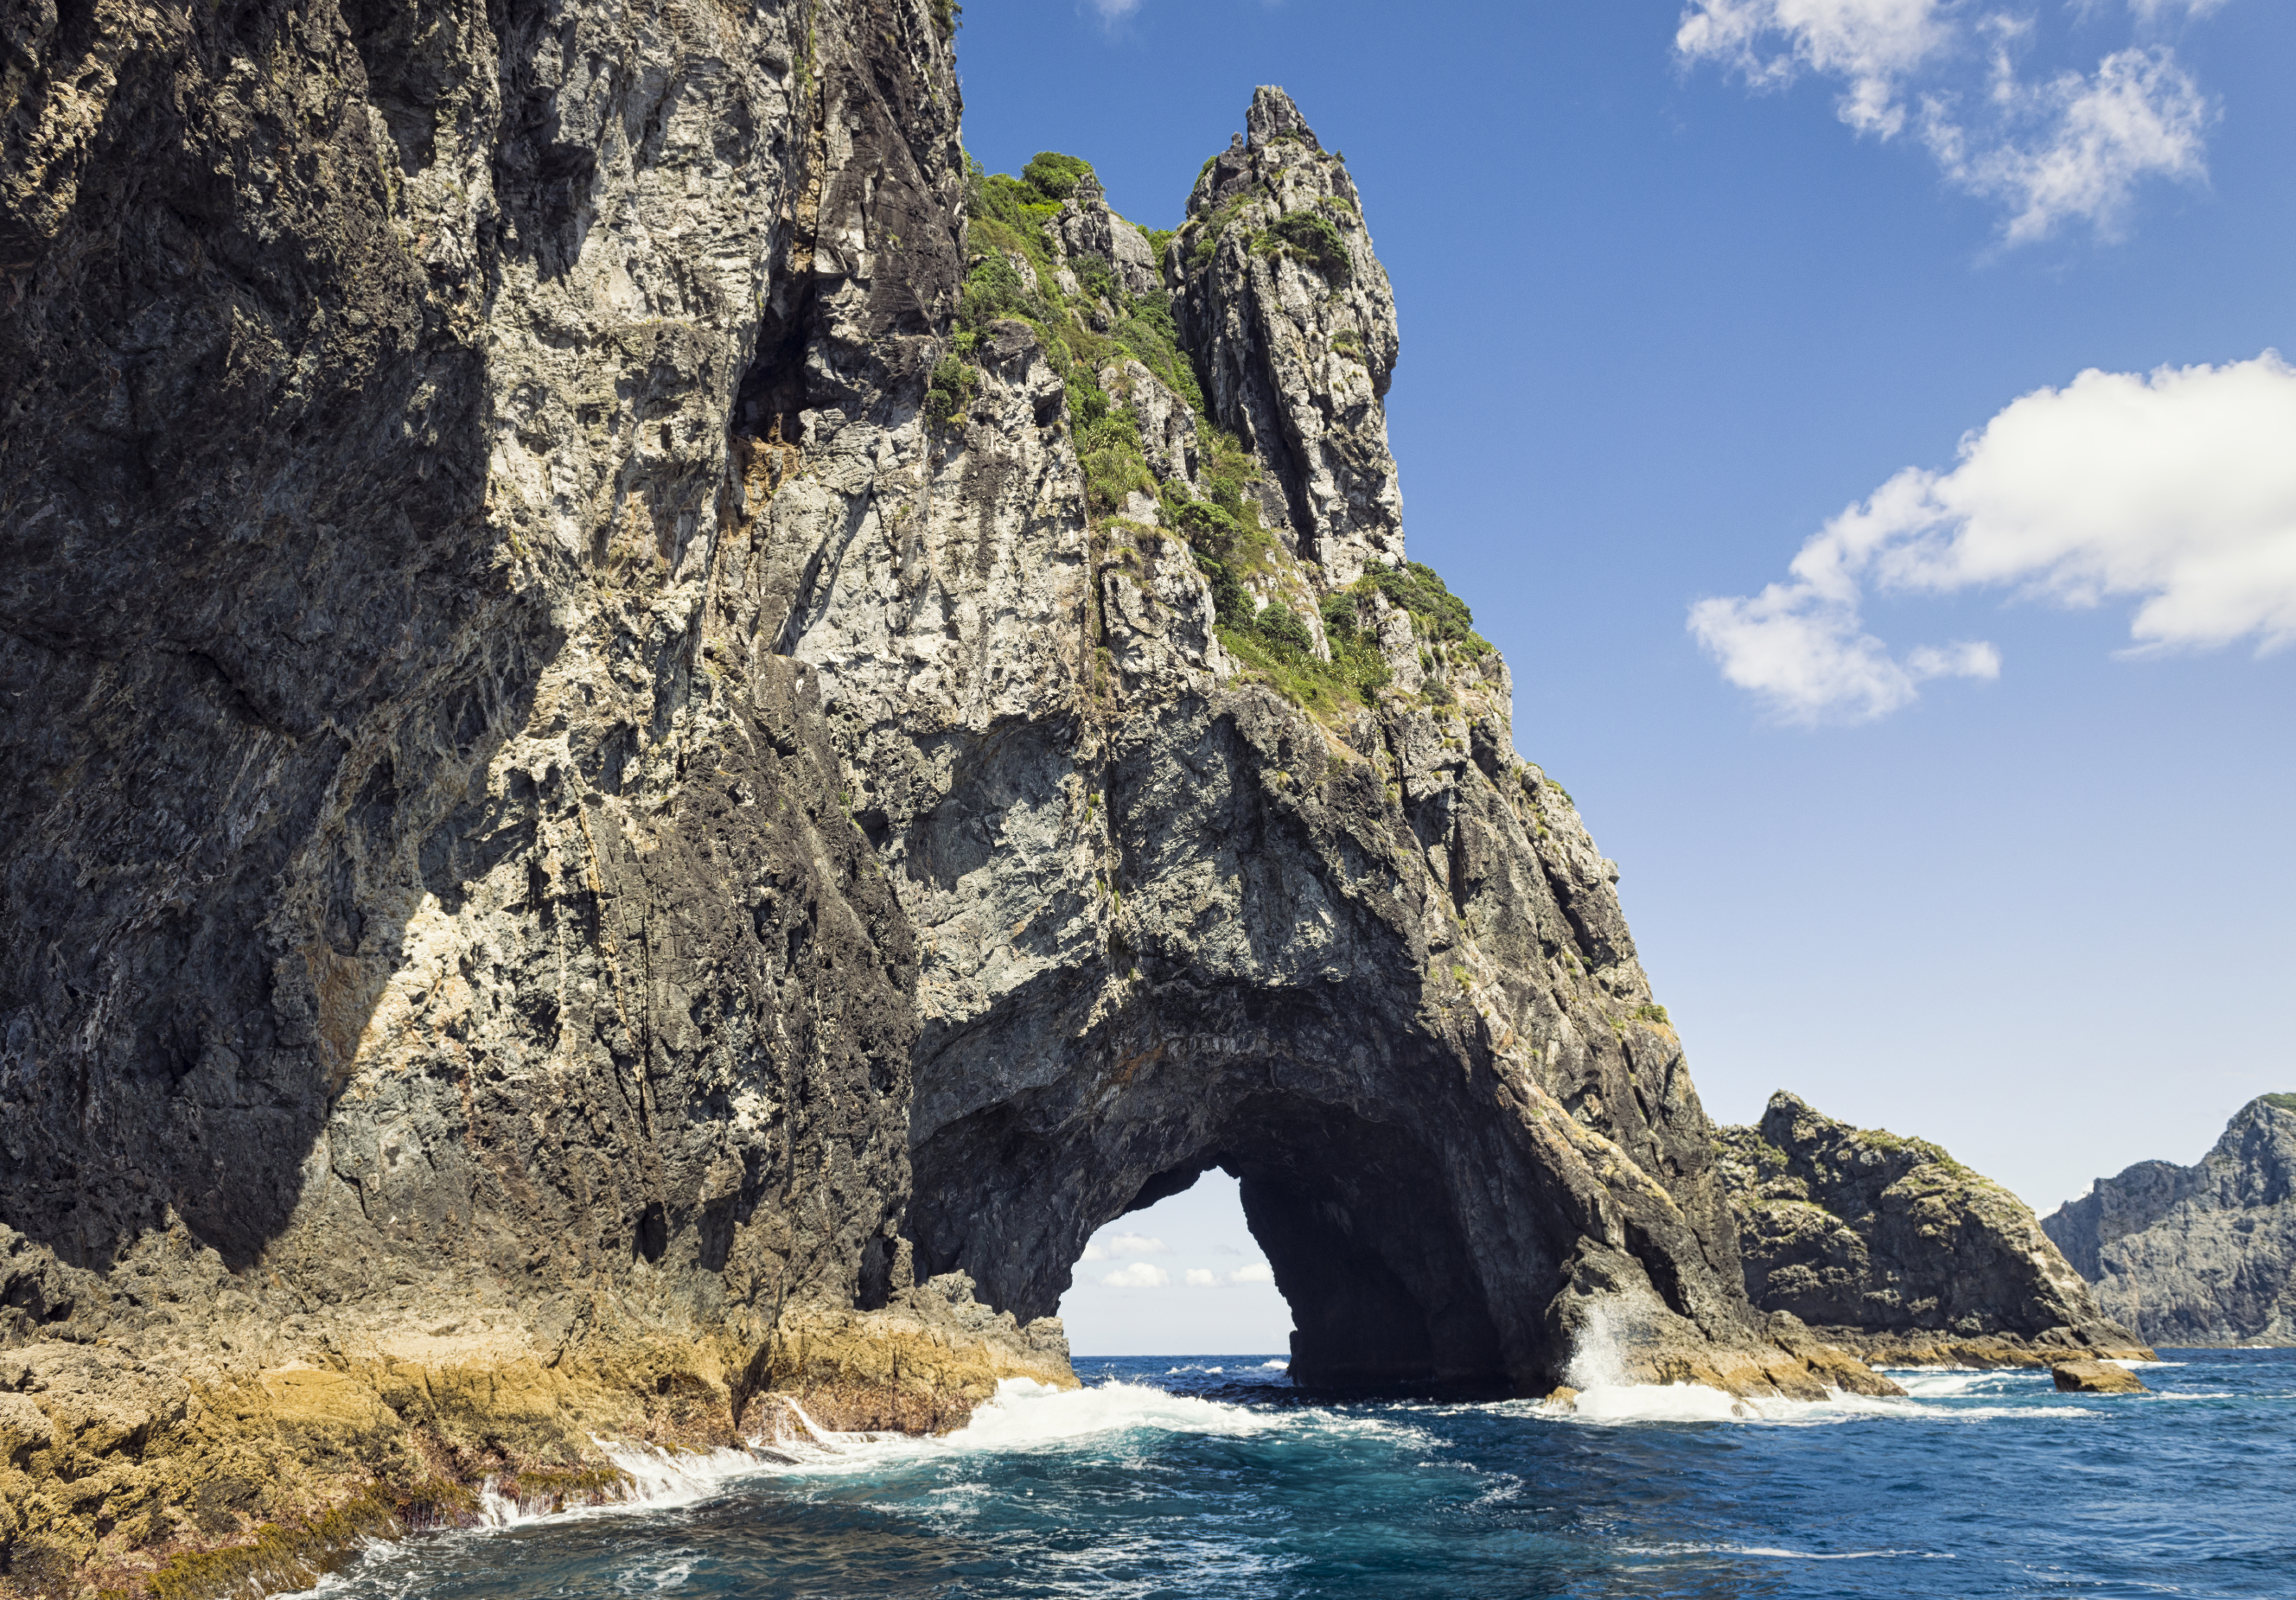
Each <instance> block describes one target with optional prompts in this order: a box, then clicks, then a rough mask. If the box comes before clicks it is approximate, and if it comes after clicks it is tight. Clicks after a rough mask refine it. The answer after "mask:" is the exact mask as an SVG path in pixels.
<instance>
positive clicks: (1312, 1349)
mask: <svg viewBox="0 0 2296 1600" xmlns="http://www.w3.org/2000/svg"><path fill="white" fill-rule="evenodd" d="M1190 1076H1191V1077H1193V1074H1191V1075H1190ZM1215 1079H1216V1080H1215V1081H1214V1082H1210V1083H1207V1082H1205V1081H1203V1079H1201V1078H1198V1079H1195V1080H1194V1082H1193V1084H1192V1085H1191V1084H1185V1083H1184V1082H1182V1081H1177V1080H1176V1081H1175V1083H1174V1085H1173V1087H1174V1088H1175V1089H1176V1090H1181V1091H1184V1092H1183V1093H1181V1094H1180V1095H1176V1096H1175V1097H1173V1098H1169V1099H1168V1098H1166V1097H1164V1096H1163V1095H1155V1094H1144V1095H1133V1096H1130V1097H1128V1101H1127V1104H1126V1109H1127V1110H1128V1111H1129V1112H1131V1113H1132V1114H1129V1115H1127V1114H1120V1113H1119V1114H1110V1110H1109V1108H1103V1112H1102V1114H1101V1115H1098V1116H1090V1117H1086V1118H1082V1119H1078V1120H1069V1119H1066V1118H1063V1119H1061V1120H1060V1122H1059V1123H1056V1124H1055V1125H1054V1126H1050V1127H1047V1126H1045V1125H1044V1124H1043V1123H1041V1122H1037V1119H1036V1117H1035V1116H1034V1115H1033V1114H1032V1112H1037V1111H1039V1110H1041V1108H1038V1107H1034V1106H1031V1105H1029V1104H1026V1103H1025V1100H1023V1101H1021V1102H1015V1101H1006V1102H1004V1103H1002V1104H997V1105H995V1106H992V1107H989V1108H985V1109H984V1110H983V1111H981V1112H976V1113H975V1114H973V1115H972V1116H970V1117H966V1118H963V1119H960V1120H957V1121H956V1122H955V1123H953V1124H951V1125H947V1126H944V1127H942V1128H939V1130H938V1131H937V1132H935V1133H934V1134H932V1135H931V1136H929V1137H927V1138H926V1139H925V1140H924V1141H922V1144H921V1145H920V1146H919V1147H918V1148H917V1150H916V1152H915V1156H916V1176H917V1191H916V1201H915V1203H914V1209H913V1210H912V1213H911V1221H912V1225H913V1228H914V1243H915V1245H916V1249H917V1252H918V1265H919V1267H920V1268H922V1269H923V1270H924V1271H925V1272H929V1273H937V1272H945V1271H949V1270H953V1269H958V1268H962V1269H963V1270H964V1271H966V1272H968V1273H970V1274H971V1275H972V1278H973V1280H974V1282H975V1284H976V1285H977V1286H978V1289H979V1292H980V1294H981V1298H982V1299H983V1300H985V1301H988V1303H989V1304H991V1305H994V1306H996V1307H998V1308H1000V1309H1005V1310H1010V1311H1013V1313H1014V1314H1016V1315H1017V1316H1019V1317H1021V1318H1022V1319H1023V1320H1027V1319H1029V1318H1033V1317H1042V1316H1047V1315H1051V1314H1054V1313H1055V1312H1057V1311H1060V1310H1061V1309H1062V1308H1063V1307H1064V1306H1069V1305H1070V1302H1071V1301H1073V1306H1074V1309H1076V1310H1078V1311H1080V1312H1082V1314H1083V1320H1082V1322H1081V1323H1080V1325H1078V1327H1076V1328H1073V1329H1071V1332H1070V1339H1071V1343H1072V1346H1073V1347H1074V1348H1075V1349H1077V1350H1078V1351H1079V1352H1081V1353H1084V1354H1087V1355H1089V1354H1095V1353H1098V1354H1110V1355H1117V1354H1121V1355H1155V1354H1164V1353H1179V1354H1187V1355H1195V1354H1204V1353H1217V1354H1242V1353H1246V1352H1244V1351H1242V1350H1222V1351H1207V1350H1206V1348H1205V1346H1204V1343H1203V1335H1205V1334H1210V1333H1213V1332H1215V1331H1216V1330H1217V1331H1219V1332H1220V1333H1221V1338H1220V1339H1218V1341H1216V1342H1227V1340H1228V1338H1229V1337H1230V1336H1232V1335H1234V1336H1240V1335H1241V1334H1242V1333H1243V1332H1244V1331H1245V1327H1246V1326H1247V1325H1242V1324H1235V1325H1223V1324H1221V1323H1218V1322H1215V1321H1207V1322H1205V1323H1204V1324H1203V1325H1202V1328H1201V1333H1190V1332H1189V1331H1188V1330H1187V1328H1186V1327H1185V1323H1186V1320H1187V1318H1188V1316H1189V1311H1190V1308H1191V1305H1192V1303H1193V1306H1194V1307H1195V1308H1196V1309H1199V1310H1203V1309H1210V1308H1211V1307H1213V1306H1216V1305H1217V1304H1218V1300H1217V1299H1216V1298H1212V1297H1217V1296H1218V1295H1221V1294H1223V1293H1226V1294H1228V1295H1230V1296H1231V1297H1232V1298H1234V1299H1236V1300H1237V1301H1239V1302H1241V1301H1242V1297H1243V1292H1245V1291H1247V1290H1251V1291H1253V1292H1256V1293H1257V1294H1259V1296H1260V1297H1261V1299H1260V1301H1259V1305H1260V1309H1261V1312H1262V1314H1263V1315H1264V1316H1265V1318H1266V1321H1267V1333H1266V1334H1262V1335H1261V1336H1259V1337H1258V1338H1255V1339H1251V1340H1248V1341H1246V1342H1247V1343H1249V1344H1251V1345H1253V1346H1262V1345H1267V1334H1279V1335H1280V1334H1283V1333H1285V1332H1286V1330H1285V1329H1284V1328H1283V1326H1282V1325H1281V1324H1280V1323H1279V1322H1278V1321H1277V1317H1278V1315H1279V1314H1278V1313H1276V1312H1275V1303H1274V1302H1273V1301H1271V1300H1270V1299H1269V1298H1267V1295H1268V1291H1270V1290H1272V1291H1273V1292H1274V1295H1275V1297H1280V1303H1281V1305H1282V1306H1283V1309H1284V1312H1285V1313H1288V1322H1289V1328H1288V1340H1286V1341H1285V1342H1279V1343H1275V1344H1274V1345H1272V1346H1269V1347H1268V1348H1269V1350H1270V1353H1271V1354H1274V1353H1276V1352H1282V1351H1284V1350H1285V1344H1286V1343H1288V1365H1289V1367H1290V1370H1291V1373H1292V1378H1293V1380H1294V1381H1295V1382H1298V1383H1305V1384H1308V1385H1310V1386H1314V1387H1318V1388H1357V1387H1382V1388H1384V1387H1390V1386H1396V1385H1413V1386H1419V1385H1434V1386H1444V1387H1469V1388H1477V1389H1480V1388H1488V1387H1496V1386H1498V1385H1501V1384H1504V1383H1505V1382H1506V1379H1507V1375H1508V1364H1507V1363H1506V1361H1505V1358H1504V1354H1503V1350H1502V1342H1501V1338H1500V1333H1499V1331H1498V1327H1497V1324H1496V1322H1495V1319H1494V1310H1493V1305H1492V1299H1493V1297H1492V1295H1491V1293H1490V1292H1489V1290H1488V1287H1487V1285H1486V1284H1485V1282H1484V1275H1483V1272H1482V1269H1481V1268H1480V1264H1479V1259H1478V1252H1477V1251H1475V1250H1474V1249H1473V1248H1472V1246H1471V1243H1470V1240H1469V1217H1468V1215H1467V1214H1465V1213H1466V1212H1467V1211H1469V1210H1480V1209H1482V1208H1480V1207H1477V1206H1476V1205H1475V1202H1474V1200H1473V1197H1469V1196H1463V1195H1461V1194H1459V1193H1458V1186H1457V1179H1458V1177H1459V1174H1460V1170H1461V1163H1460V1162H1459V1161H1456V1159H1446V1158H1447V1157H1452V1158H1455V1156H1456V1153H1451V1152H1443V1153H1439V1151H1438V1150H1437V1148H1435V1147H1434V1146H1433V1145H1432V1144H1431V1142H1430V1141H1429V1139H1428V1138H1427V1137H1426V1133H1427V1130H1426V1129H1425V1128H1413V1127H1409V1126H1406V1125H1405V1124H1403V1123H1401V1122H1399V1121H1395V1120H1385V1119H1379V1118H1374V1117H1373V1116H1369V1115H1366V1114H1365V1112H1362V1111H1359V1110H1357V1109H1356V1108H1353V1107H1350V1106H1349V1105H1347V1104H1344V1103H1335V1102H1334V1101H1333V1100H1329V1099H1325V1098H1323V1097H1321V1096H1308V1095H1300V1094H1296V1093H1285V1092H1284V1091H1283V1090H1282V1089H1281V1088H1272V1089H1271V1088H1269V1087H1265V1086H1266V1085H1267V1072H1266V1070H1265V1064H1264V1063H1261V1064H1259V1066H1256V1067H1255V1066H1254V1065H1253V1064H1251V1063H1235V1070H1234V1073H1233V1075H1232V1076H1231V1074H1229V1073H1226V1072H1223V1073H1218V1074H1216V1075H1215ZM1255 1079H1256V1080H1257V1084H1258V1085H1259V1086H1261V1087H1246V1086H1247V1085H1250V1084H1251V1083H1252V1082H1253V1081H1254V1080H1255ZM1224 1090H1225V1091H1228V1092H1223V1091H1224ZM1031 1123H1035V1124H1036V1125H1035V1126H1030V1124H1031ZM1468 1169H1469V1170H1472V1169H1473V1164H1472V1162H1471V1163H1468ZM1208 1178H1209V1180H1210V1181H1209V1182H1206V1181H1203V1180H1206V1179H1208ZM1199 1190H1201V1194H1198V1191H1199ZM1191 1194H1197V1196H1198V1197H1197V1198H1196V1199H1195V1200H1193V1202H1187V1203H1185V1204H1184V1205H1183V1207H1182V1208H1181V1209H1180V1210H1177V1211H1167V1210H1159V1208H1160V1206H1162V1205H1169V1203H1170V1202H1173V1201H1174V1200H1175V1198H1176V1197H1185V1196H1189V1195H1191ZM1229 1196H1232V1197H1233V1198H1232V1199H1230V1198H1228V1197H1229ZM1463 1200H1464V1201H1467V1202H1468V1204H1467V1205H1465V1206H1463V1205H1462V1203H1461V1202H1462V1201H1463ZM1152 1212H1153V1213H1154V1214H1155V1216H1156V1217H1157V1218H1159V1221H1158V1222H1157V1223H1156V1224H1155V1225H1154V1226H1149V1225H1146V1224H1145V1223H1144V1218H1147V1217H1148V1216H1149V1214H1150V1213H1152ZM1167 1217H1171V1218H1195V1219H1196V1220H1194V1221H1192V1222H1191V1223H1190V1229H1191V1235H1190V1236H1191V1238H1192V1240H1193V1239H1194V1238H1195V1237H1196V1234H1197V1231H1198V1230H1199V1229H1200V1228H1201V1227H1217V1228H1218V1229H1222V1230H1225V1231H1224V1232H1222V1233H1221V1234H1220V1235H1219V1236H1218V1237H1212V1236H1210V1235H1206V1236H1204V1237H1203V1238H1202V1240H1201V1244H1202V1248H1201V1249H1200V1250H1198V1251H1196V1253H1194V1254H1193V1255H1191V1256H1190V1257H1188V1258H1187V1259H1182V1256H1181V1253H1180V1243H1179V1241H1178V1240H1177V1239H1176V1238H1174V1237H1171V1236H1168V1235H1167V1234H1165V1233H1162V1232H1160V1231H1158V1229H1159V1227H1161V1226H1162V1222H1161V1219H1162V1218H1167ZM1237 1220H1240V1221H1241V1223H1242V1227H1241V1228H1239V1227H1236V1226H1234V1224H1235V1221H1237ZM1103 1235H1104V1236H1103ZM1125 1235H1130V1237H1129V1238H1128V1239H1125V1242H1124V1243H1122V1244H1121V1245H1119V1243H1118V1241H1119V1238H1123V1237H1124V1236H1125ZM1159 1244H1161V1245H1163V1246H1166V1247H1168V1250H1163V1249H1159V1248H1157V1246H1158V1245H1159ZM1095 1245H1097V1247H1098V1250H1099V1251H1100V1254H1099V1256H1098V1257H1095V1255H1093V1254H1092V1253H1091V1251H1092V1247H1093V1246H1095ZM1222 1245H1225V1246H1226V1248H1227V1249H1229V1250H1233V1251H1236V1252H1237V1253H1236V1254H1234V1255H1233V1256H1225V1257H1224V1256H1222V1255H1221V1254H1220V1253H1219V1247H1220V1246H1222ZM1168 1251H1169V1253H1168ZM1259 1264H1264V1268H1265V1275H1266V1276H1265V1278H1264V1279H1261V1277H1260V1275H1259V1272H1258V1271H1256V1270H1254V1268H1255V1266H1256V1265H1259ZM1239 1274H1241V1275H1242V1276H1236V1275H1239ZM1192 1297H1193V1299H1192ZM1119 1308H1122V1309H1126V1310H1128V1313H1129V1314H1130V1315H1129V1317H1128V1319H1127V1320H1126V1321H1125V1322H1123V1323H1119V1325H1117V1326H1114V1327H1110V1326H1108V1325H1106V1324H1105V1323H1104V1322H1096V1321H1095V1317H1102V1316H1103V1315H1112V1314H1114V1313H1116V1312H1117V1311H1118V1309H1119ZM1152 1327H1153V1328H1154V1329H1155V1330H1156V1332H1155V1339H1156V1343H1157V1346H1158V1348H1154V1349H1149V1348H1134V1349H1119V1348H1117V1347H1118V1346H1119V1345H1122V1344H1125V1343H1127V1342H1131V1343H1135V1344H1138V1343H1139V1342H1141V1339H1142V1338H1143V1337H1144V1336H1146V1335H1147V1334H1148V1333H1150V1331H1151V1328H1152ZM1182 1343H1186V1344H1192V1345H1193V1346H1194V1348H1193V1349H1189V1350H1179V1349H1178V1345H1179V1344H1182ZM1167 1345H1169V1347H1170V1348H1169V1350H1167V1349H1166V1348H1164V1347H1165V1346H1167Z"/></svg>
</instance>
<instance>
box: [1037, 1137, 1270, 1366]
mask: <svg viewBox="0 0 2296 1600" xmlns="http://www.w3.org/2000/svg"><path fill="white" fill-rule="evenodd" d="M1073 1274H1074V1276H1072V1278H1071V1279H1070V1284H1069V1291H1068V1292H1067V1293H1066V1294H1065V1295H1063V1296H1062V1298H1061V1318H1062V1321H1063V1322H1064V1323H1065V1324H1066V1325H1067V1327H1068V1335H1069V1348H1070V1350H1072V1351H1073V1352H1074V1353H1075V1355H1076V1356H1077V1358H1078V1359H1079V1360H1084V1359H1088V1358H1091V1357H1095V1356H1193V1357H1226V1358H1236V1357H1243V1356H1249V1357H1253V1358H1258V1359H1259V1360H1263V1361H1264V1360H1268V1359H1285V1358H1288V1356H1289V1352H1290V1350H1291V1348H1292V1308H1291V1307H1290V1306H1289V1305H1287V1304H1285V1303H1284V1300H1283V1294H1282V1292H1280V1291H1278V1290H1277V1288H1276V1287H1275V1273H1274V1271H1273V1270H1271V1269H1270V1268H1269V1267H1268V1264H1267V1257H1266V1255H1265V1254H1263V1253H1262V1251H1260V1248H1259V1243H1258V1241H1256V1240H1254V1239H1253V1238H1252V1236H1251V1224H1250V1223H1249V1222H1247V1221H1246V1220H1245V1219H1244V1215H1243V1198H1242V1194H1240V1193H1239V1186H1238V1184H1237V1182H1236V1180H1235V1179H1234V1178H1233V1177H1229V1176H1228V1175H1227V1174H1226V1173H1225V1172H1207V1173H1205V1174H1204V1175H1203V1176H1202V1177H1200V1178H1198V1179H1196V1181H1195V1182H1194V1183H1193V1184H1192V1185H1190V1186H1188V1187H1187V1188H1185V1189H1183V1190H1182V1191H1180V1192H1179V1193H1178V1194H1172V1195H1170V1196H1169V1197H1168V1198H1166V1199H1162V1200H1160V1201H1158V1202H1155V1203H1154V1204H1153V1205H1151V1206H1149V1207H1148V1208H1146V1209H1145V1210H1138V1211H1134V1212H1131V1213H1130V1214H1128V1215H1127V1216H1123V1217H1119V1218H1117V1219H1116V1220H1115V1221H1113V1222H1111V1223H1110V1224H1108V1225H1107V1226H1106V1227H1103V1228H1102V1229H1100V1231H1099V1232H1097V1233H1095V1234H1094V1235H1093V1236H1092V1238H1091V1241H1090V1242H1089V1243H1087V1244H1086V1246H1085V1251H1084V1257H1083V1259H1081V1260H1079V1261H1078V1262H1077V1264H1076V1267H1075V1268H1074V1269H1073Z"/></svg>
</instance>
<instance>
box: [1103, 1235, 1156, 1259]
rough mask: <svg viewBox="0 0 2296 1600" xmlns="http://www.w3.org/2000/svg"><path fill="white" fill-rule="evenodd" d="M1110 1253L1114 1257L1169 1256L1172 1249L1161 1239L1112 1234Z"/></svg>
mask: <svg viewBox="0 0 2296 1600" xmlns="http://www.w3.org/2000/svg"><path fill="white" fill-rule="evenodd" d="M1108 1253H1109V1254H1111V1255H1112V1256H1169V1255H1170V1254H1171V1253H1172V1247H1171V1246H1170V1245H1169V1244H1167V1243H1164V1241H1162V1240H1161V1239H1152V1238H1150V1237H1149V1236H1148V1235H1145V1234H1111V1235H1109V1237H1108Z"/></svg>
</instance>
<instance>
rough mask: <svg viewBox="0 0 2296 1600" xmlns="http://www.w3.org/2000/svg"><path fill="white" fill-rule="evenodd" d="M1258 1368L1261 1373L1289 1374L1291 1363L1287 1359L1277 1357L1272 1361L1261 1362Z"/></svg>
mask: <svg viewBox="0 0 2296 1600" xmlns="http://www.w3.org/2000/svg"><path fill="white" fill-rule="evenodd" d="M1259 1366H1260V1370H1261V1371H1262V1372H1289V1371H1291V1370H1292V1361H1291V1358H1289V1357H1286V1356H1278V1357H1276V1358H1275V1360H1273V1361H1262V1362H1261V1363H1260V1364H1259Z"/></svg>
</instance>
